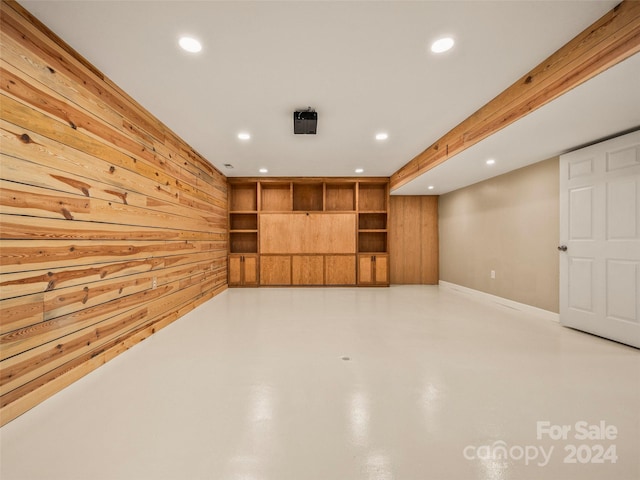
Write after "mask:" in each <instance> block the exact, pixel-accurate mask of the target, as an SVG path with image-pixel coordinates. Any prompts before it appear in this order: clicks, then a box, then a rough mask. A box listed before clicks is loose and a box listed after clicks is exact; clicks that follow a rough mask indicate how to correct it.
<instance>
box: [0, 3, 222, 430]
mask: <svg viewBox="0 0 640 480" xmlns="http://www.w3.org/2000/svg"><path fill="white" fill-rule="evenodd" d="M0 42H1V52H2V55H1V58H0V107H1V119H0V145H1V148H0V161H1V162H2V168H1V169H0V242H1V247H2V248H1V249H0V360H1V362H0V416H1V423H2V424H4V423H6V422H8V421H10V420H11V419H13V418H15V417H16V416H17V415H19V414H21V413H23V412H24V411H26V410H28V409H29V408H31V407H33V406H34V405H36V404H37V403H39V402H40V401H42V400H43V399H45V398H47V397H49V396H50V395H52V394H54V393H55V392H57V391H58V390H60V389H61V388H63V387H64V386H66V385H68V384H69V383H71V382H73V381H75V380H76V379H78V378H80V377H81V376H82V375H85V374H86V373H88V372H89V371H91V370H92V369H94V368H96V367H98V366H100V365H101V364H102V363H104V362H105V361H107V360H108V359H110V358H113V357H114V356H115V355H117V354H118V353H120V352H122V351H124V350H126V349H127V348H129V347H131V346H132V345H135V344H136V343H137V342H139V341H141V340H142V339H144V338H146V337H147V336H149V335H151V334H152V333H154V332H155V331H157V330H158V329H159V328H162V327H163V326H165V325H167V324H168V323H170V322H172V321H174V320H176V319H177V318H179V317H180V316H182V315H184V314H185V313H186V312H188V311H190V310H191V309H193V308H195V307H196V306H197V305H199V304H200V303H202V302H204V301H206V300H207V299H209V298H211V297H212V296H213V295H215V294H217V293H219V292H220V291H222V290H223V289H224V288H226V282H227V236H228V235H227V231H228V227H227V221H228V220H227V183H226V178H225V177H224V176H223V175H222V174H221V173H220V172H218V171H217V170H216V169H215V168H213V167H212V166H211V165H210V164H209V163H208V162H207V161H206V160H205V159H204V158H202V157H201V156H200V155H199V154H198V153H197V152H195V151H194V150H193V149H192V148H191V147H189V146H188V145H187V144H185V143H184V141H182V140H181V139H180V138H179V137H178V136H177V135H175V134H174V133H173V132H172V131H170V130H169V129H168V128H167V127H166V126H165V125H163V124H162V123H161V122H159V121H158V120H157V119H156V118H154V117H153V116H152V115H151V114H150V113H149V112H147V111H145V110H144V109H143V108H142V107H141V106H140V105H138V104H137V103H136V102H135V100H133V99H131V98H130V97H129V96H128V95H127V94H126V93H125V92H123V91H122V90H121V89H119V88H118V87H117V86H116V85H115V84H113V83H112V82H111V81H110V80H109V79H108V78H106V77H104V75H103V74H102V73H100V72H99V71H98V70H97V69H95V68H94V67H93V66H91V64H89V63H88V62H87V61H86V60H85V59H83V58H82V57H81V56H80V55H78V54H77V53H76V52H74V51H73V50H72V49H71V47H69V46H68V45H66V44H64V42H63V41H62V40H60V39H59V38H58V37H56V35H55V34H53V33H52V32H50V31H49V30H48V29H47V28H46V27H44V26H43V25H42V24H40V23H39V22H38V21H37V20H36V19H34V18H33V17H32V16H31V15H30V14H28V12H26V11H25V10H24V9H23V8H22V7H21V6H20V5H18V4H16V3H14V2H11V1H9V2H7V1H4V0H3V1H2V18H1V24H0Z"/></svg>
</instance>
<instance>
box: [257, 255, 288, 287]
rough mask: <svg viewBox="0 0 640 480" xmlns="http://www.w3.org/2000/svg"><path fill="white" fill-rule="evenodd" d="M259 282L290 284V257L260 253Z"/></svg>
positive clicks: (263, 283)
mask: <svg viewBox="0 0 640 480" xmlns="http://www.w3.org/2000/svg"><path fill="white" fill-rule="evenodd" d="M260 282H261V284H262V285H291V257H290V256H287V255H284V256H272V255H262V256H261V257H260Z"/></svg>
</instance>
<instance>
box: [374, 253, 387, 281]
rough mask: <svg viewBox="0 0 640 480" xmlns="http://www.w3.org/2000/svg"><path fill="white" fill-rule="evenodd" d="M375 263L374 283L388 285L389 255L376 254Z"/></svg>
mask: <svg viewBox="0 0 640 480" xmlns="http://www.w3.org/2000/svg"><path fill="white" fill-rule="evenodd" d="M374 263H375V265H374V283H375V284H376V285H386V284H387V283H389V257H388V256H387V255H375V257H374Z"/></svg>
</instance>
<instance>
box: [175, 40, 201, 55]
mask: <svg viewBox="0 0 640 480" xmlns="http://www.w3.org/2000/svg"><path fill="white" fill-rule="evenodd" d="M178 44H179V45H180V47H181V48H182V49H183V50H186V51H187V52H189V53H198V52H199V51H200V50H202V44H201V43H200V42H199V41H198V40H196V39H195V38H193V37H180V40H178Z"/></svg>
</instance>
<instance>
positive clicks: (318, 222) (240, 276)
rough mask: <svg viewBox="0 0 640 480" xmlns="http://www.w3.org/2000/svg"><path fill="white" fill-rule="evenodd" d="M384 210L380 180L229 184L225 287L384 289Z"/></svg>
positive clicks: (384, 184) (385, 195)
mask: <svg viewBox="0 0 640 480" xmlns="http://www.w3.org/2000/svg"><path fill="white" fill-rule="evenodd" d="M388 209H389V182H388V180H387V179H383V178H368V179H361V178H358V179H351V178H343V179H336V178H331V179H318V178H303V179H300V178H295V179H292V178H278V179H273V178H270V179H251V178H242V179H241V178H234V179H229V253H230V255H229V285H230V286H257V285H260V286H322V285H326V286H328V285H331V286H354V285H388V284H389V268H388V241H387V223H388V222H387V216H388V214H387V212H388ZM367 259H368V260H367ZM258 271H259V274H258Z"/></svg>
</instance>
